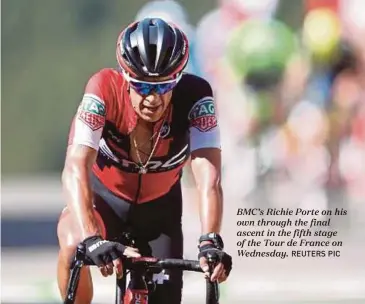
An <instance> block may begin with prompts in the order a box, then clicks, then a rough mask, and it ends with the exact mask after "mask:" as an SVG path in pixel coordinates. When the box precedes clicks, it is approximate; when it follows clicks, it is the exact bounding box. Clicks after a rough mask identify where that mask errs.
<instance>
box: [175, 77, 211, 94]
mask: <svg viewBox="0 0 365 304" xmlns="http://www.w3.org/2000/svg"><path fill="white" fill-rule="evenodd" d="M179 87H182V88H184V89H189V91H196V90H198V91H199V90H207V89H209V90H210V91H211V90H212V89H211V86H210V84H209V82H208V81H207V80H206V79H204V78H203V77H200V76H198V75H195V74H190V73H183V75H182V77H181V81H180V82H179Z"/></svg>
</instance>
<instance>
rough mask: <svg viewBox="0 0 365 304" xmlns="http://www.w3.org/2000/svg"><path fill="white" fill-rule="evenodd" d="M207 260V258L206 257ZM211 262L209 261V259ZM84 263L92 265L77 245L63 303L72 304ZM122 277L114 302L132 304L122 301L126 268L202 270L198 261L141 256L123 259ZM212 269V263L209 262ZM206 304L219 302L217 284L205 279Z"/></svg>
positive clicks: (83, 248) (82, 247)
mask: <svg viewBox="0 0 365 304" xmlns="http://www.w3.org/2000/svg"><path fill="white" fill-rule="evenodd" d="M208 260H209V259H208ZM210 262H211V261H210ZM85 265H90V266H91V265H92V263H90V261H87V260H86V258H85V247H84V246H83V245H81V244H80V245H79V246H78V247H77V250H76V254H75V259H74V261H73V263H72V265H71V274H70V279H69V283H68V287H67V295H66V298H65V300H64V302H63V303H64V304H74V303H75V297H76V292H77V287H78V283H79V279H80V271H81V268H82V267H83V266H85ZM123 266H124V267H123V277H122V278H121V279H118V278H117V279H116V289H115V304H134V303H124V295H125V292H126V275H127V269H129V270H133V269H137V268H138V269H143V270H144V273H146V272H147V271H148V270H151V269H152V270H153V269H154V270H155V271H157V270H158V271H161V270H162V269H180V270H183V271H195V272H203V271H202V269H201V268H200V266H199V261H191V260H182V259H163V260H160V259H157V258H154V257H142V258H133V259H125V260H124V265H123ZM210 267H211V270H212V267H213V265H212V263H210ZM206 304H219V286H218V283H217V282H211V281H210V280H209V279H207V280H206Z"/></svg>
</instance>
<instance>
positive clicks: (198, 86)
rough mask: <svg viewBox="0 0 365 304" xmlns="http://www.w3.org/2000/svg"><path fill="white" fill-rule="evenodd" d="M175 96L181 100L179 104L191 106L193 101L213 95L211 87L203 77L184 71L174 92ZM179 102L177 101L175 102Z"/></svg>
mask: <svg viewBox="0 0 365 304" xmlns="http://www.w3.org/2000/svg"><path fill="white" fill-rule="evenodd" d="M174 95H175V98H176V99H177V100H181V101H182V102H181V104H183V105H184V106H187V107H188V108H191V107H192V106H193V105H194V104H195V103H197V102H198V101H199V100H201V99H203V98H210V99H212V97H213V92H212V87H211V86H210V84H209V82H208V81H207V80H205V79H204V78H202V77H200V76H197V75H194V74H190V73H184V74H183V76H182V78H181V80H180V82H179V84H178V85H177V87H176V92H174ZM177 103H179V102H177Z"/></svg>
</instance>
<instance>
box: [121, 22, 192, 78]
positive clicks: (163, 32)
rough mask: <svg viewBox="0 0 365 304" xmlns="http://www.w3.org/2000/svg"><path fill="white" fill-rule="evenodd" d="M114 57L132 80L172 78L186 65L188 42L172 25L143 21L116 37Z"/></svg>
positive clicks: (132, 25)
mask: <svg viewBox="0 0 365 304" xmlns="http://www.w3.org/2000/svg"><path fill="white" fill-rule="evenodd" d="M116 53H117V60H118V63H119V65H120V67H121V68H122V69H123V70H125V71H126V72H127V73H129V74H131V76H134V77H145V76H148V77H151V76H152V77H165V76H173V75H176V74H178V73H180V72H181V71H182V70H183V69H184V68H185V66H186V64H187V62H188V58H189V49H188V39H187V38H186V36H185V34H184V33H183V32H182V31H181V30H180V29H179V28H177V27H176V26H175V25H173V24H170V23H167V22H166V21H164V20H162V19H160V18H145V19H143V20H141V21H138V22H135V23H132V24H131V25H129V26H128V27H127V28H126V29H125V30H124V31H123V32H122V33H121V34H120V35H119V37H118V41H117V51H116Z"/></svg>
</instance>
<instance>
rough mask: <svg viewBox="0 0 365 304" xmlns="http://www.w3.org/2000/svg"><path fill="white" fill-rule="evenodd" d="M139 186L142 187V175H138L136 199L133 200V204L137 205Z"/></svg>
mask: <svg viewBox="0 0 365 304" xmlns="http://www.w3.org/2000/svg"><path fill="white" fill-rule="evenodd" d="M141 185H142V173H138V187H137V193H136V197H135V199H134V203H135V204H137V203H138V197H139V193H140V192H141Z"/></svg>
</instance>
